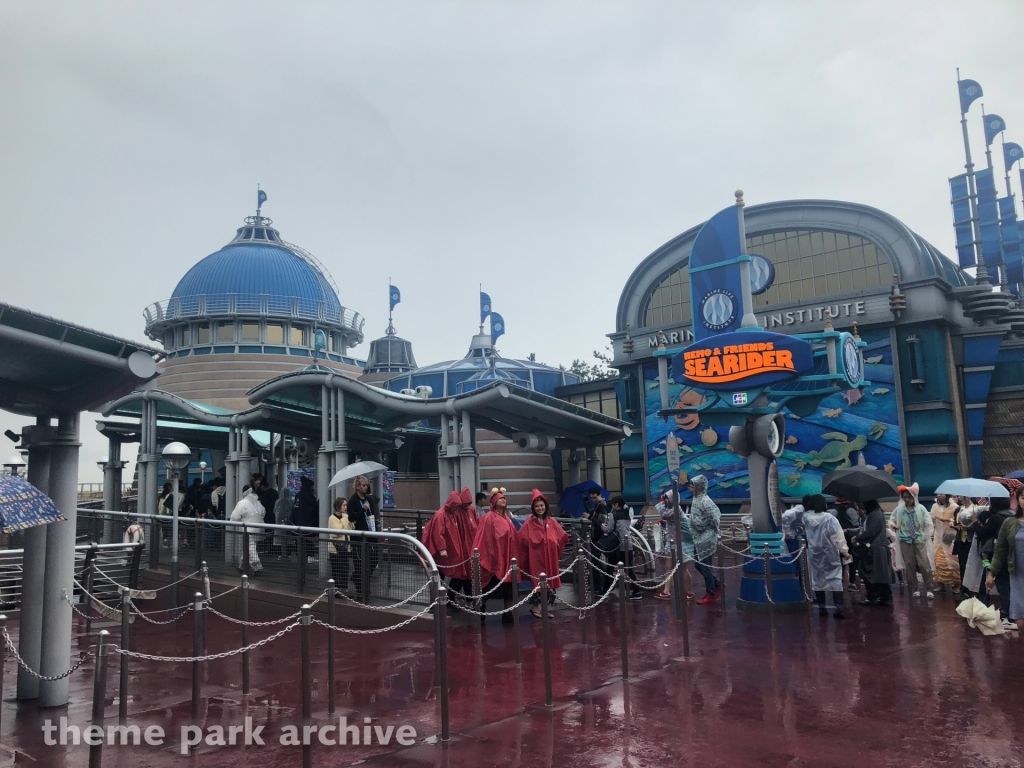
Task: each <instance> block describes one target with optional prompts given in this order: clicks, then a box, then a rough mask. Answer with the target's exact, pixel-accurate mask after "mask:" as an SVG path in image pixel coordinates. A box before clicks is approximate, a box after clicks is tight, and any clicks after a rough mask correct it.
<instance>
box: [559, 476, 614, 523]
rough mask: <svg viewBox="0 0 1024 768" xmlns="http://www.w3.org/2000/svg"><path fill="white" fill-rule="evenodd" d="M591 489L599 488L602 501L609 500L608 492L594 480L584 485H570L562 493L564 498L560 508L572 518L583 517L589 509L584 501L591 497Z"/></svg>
mask: <svg viewBox="0 0 1024 768" xmlns="http://www.w3.org/2000/svg"><path fill="white" fill-rule="evenodd" d="M591 488H597V489H598V490H600V491H601V498H602V499H607V498H608V491H606V490H605V489H604V488H602V487H601V486H600V485H598V484H597V483H595V482H594V481H593V480H587V481H586V482H583V483H576V485H570V486H569V487H568V488H566V489H565V490H564V491H562V498H561V499H559V500H558V506H559V507H561V509H562V511H563V512H565V514H567V515H569V516H570V517H583V513H584V512H586V511H587V507H586V504H584V503H583V499H584V498H588V497H589V494H590V489H591Z"/></svg>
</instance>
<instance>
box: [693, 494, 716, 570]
mask: <svg viewBox="0 0 1024 768" xmlns="http://www.w3.org/2000/svg"><path fill="white" fill-rule="evenodd" d="M690 484H691V485H692V486H693V502H692V503H691V504H690V531H691V532H692V533H693V548H694V551H695V554H696V558H697V560H706V559H707V558H709V557H711V556H712V555H714V554H715V550H716V549H718V534H719V525H720V523H721V519H722V512H721V510H719V508H718V505H717V504H715V502H713V501H712V500H711V497H710V496H708V479H707V478H706V477H704V475H696V476H695V477H692V478H690Z"/></svg>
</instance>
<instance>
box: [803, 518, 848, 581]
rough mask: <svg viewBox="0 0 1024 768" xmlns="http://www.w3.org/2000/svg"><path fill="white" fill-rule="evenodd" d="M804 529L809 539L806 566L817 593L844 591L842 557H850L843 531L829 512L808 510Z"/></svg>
mask: <svg viewBox="0 0 1024 768" xmlns="http://www.w3.org/2000/svg"><path fill="white" fill-rule="evenodd" d="M803 528H804V533H805V534H806V536H807V555H808V560H807V563H808V565H809V566H810V571H811V589H813V590H814V591H815V592H824V591H827V592H841V591H842V590H843V559H842V558H843V555H847V554H849V551H850V550H849V547H848V546H847V545H846V536H845V535H844V534H843V527H842V526H841V525H839V521H838V520H837V519H836V518H835V516H833V515H831V514H829V513H828V512H815V511H814V510H806V511H805V512H804V514H803Z"/></svg>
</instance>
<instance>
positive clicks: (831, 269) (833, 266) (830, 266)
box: [825, 252, 839, 275]
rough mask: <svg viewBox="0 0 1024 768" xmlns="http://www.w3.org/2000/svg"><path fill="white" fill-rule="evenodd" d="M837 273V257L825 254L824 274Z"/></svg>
mask: <svg viewBox="0 0 1024 768" xmlns="http://www.w3.org/2000/svg"><path fill="white" fill-rule="evenodd" d="M838 271H839V256H838V255H837V254H836V253H835V252H832V253H826V254H825V273H826V274H829V275H832V274H835V273H836V272H838Z"/></svg>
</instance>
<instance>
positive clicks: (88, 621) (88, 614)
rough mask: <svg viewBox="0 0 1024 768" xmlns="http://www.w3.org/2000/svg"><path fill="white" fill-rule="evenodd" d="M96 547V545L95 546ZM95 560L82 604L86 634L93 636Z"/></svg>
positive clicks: (89, 571) (88, 572) (91, 566)
mask: <svg viewBox="0 0 1024 768" xmlns="http://www.w3.org/2000/svg"><path fill="white" fill-rule="evenodd" d="M93 546H94V547H95V546H96V545H95V544H93ZM94 562H95V560H93V561H91V562H90V563H89V569H88V570H87V571H86V573H85V594H84V595H82V603H83V605H84V607H85V634H86V635H91V634H92V582H93V563H94Z"/></svg>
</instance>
